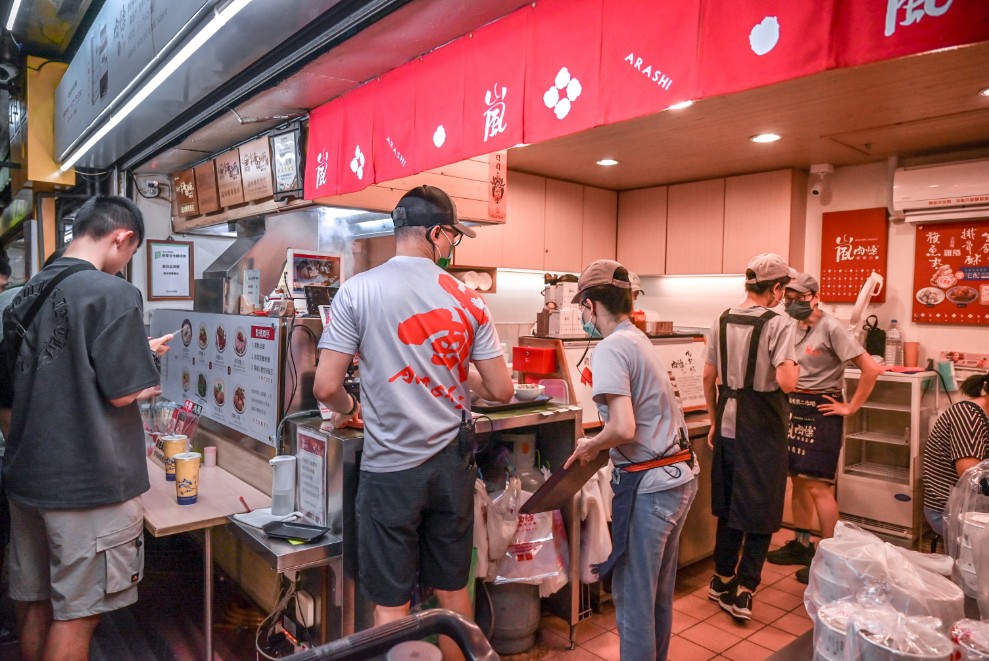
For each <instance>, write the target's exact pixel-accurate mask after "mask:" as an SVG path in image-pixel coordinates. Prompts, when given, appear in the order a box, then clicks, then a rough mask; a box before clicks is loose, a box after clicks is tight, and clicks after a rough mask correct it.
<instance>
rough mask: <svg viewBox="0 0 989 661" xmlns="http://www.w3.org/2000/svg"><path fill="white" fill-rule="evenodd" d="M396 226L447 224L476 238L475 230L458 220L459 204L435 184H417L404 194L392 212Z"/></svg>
mask: <svg viewBox="0 0 989 661" xmlns="http://www.w3.org/2000/svg"><path fill="white" fill-rule="evenodd" d="M391 219H392V222H394V223H395V227H433V226H434V225H447V226H449V227H453V228H454V229H456V230H457V231H458V232H460V233H461V234H466V235H467V236H469V237H471V238H474V237H475V236H477V235H476V234H475V233H474V230H472V229H471V228H469V227H467V226H466V225H463V224H461V223H459V222H458V221H457V205H456V204H454V203H453V200H452V199H450V196H449V195H447V194H446V193H445V192H443V191H442V190H440V189H439V188H436V187H435V186H416V187H415V188H413V189H412V190H410V191H409V192H408V193H406V194H405V195H403V196H402V199H401V200H399V201H398V204H397V205H396V206H395V209H394V210H392V212H391Z"/></svg>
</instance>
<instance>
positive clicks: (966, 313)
mask: <svg viewBox="0 0 989 661" xmlns="http://www.w3.org/2000/svg"><path fill="white" fill-rule="evenodd" d="M914 252H915V256H914V263H913V320H914V321H917V322H921V323H929V324H978V325H984V324H989V220H963V221H960V222H958V221H956V222H952V223H932V224H924V225H918V226H917V240H916V249H915V251H914Z"/></svg>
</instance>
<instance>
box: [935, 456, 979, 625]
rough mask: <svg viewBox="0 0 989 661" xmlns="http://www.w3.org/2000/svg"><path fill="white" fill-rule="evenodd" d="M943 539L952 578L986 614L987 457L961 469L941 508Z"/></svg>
mask: <svg viewBox="0 0 989 661" xmlns="http://www.w3.org/2000/svg"><path fill="white" fill-rule="evenodd" d="M944 528H945V533H944V542H945V546H946V547H947V549H948V555H950V556H951V557H952V558H954V559H955V572H954V574H953V576H954V578H955V582H956V583H957V584H958V585H959V586H960V587H961V588H962V589H963V590H964V591H965V594H967V595H968V596H970V597H973V598H975V599H977V600H978V602H979V609H980V610H981V611H982V617H983V618H987V617H989V549H987V548H986V545H987V543H989V460H987V461H983V462H980V463H978V464H976V465H975V466H972V467H971V468H969V469H968V470H967V471H965V472H964V473H962V475H961V477H959V478H958V482H957V483H956V484H955V486H954V487H953V488H952V489H951V495H950V496H949V497H948V506H947V508H946V509H945V511H944Z"/></svg>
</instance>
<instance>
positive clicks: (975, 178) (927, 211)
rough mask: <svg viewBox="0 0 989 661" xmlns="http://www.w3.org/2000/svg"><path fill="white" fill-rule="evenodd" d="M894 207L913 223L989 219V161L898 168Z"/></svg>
mask: <svg viewBox="0 0 989 661" xmlns="http://www.w3.org/2000/svg"><path fill="white" fill-rule="evenodd" d="M893 208H894V209H895V210H897V211H902V212H903V213H904V214H905V215H906V220H907V222H910V223H926V222H943V221H948V220H966V219H973V218H989V159H979V160H973V161H959V162H957V163H945V164H942V165H926V166H922V167H911V168H897V170H896V172H895V173H894V174H893Z"/></svg>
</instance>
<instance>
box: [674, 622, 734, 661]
mask: <svg viewBox="0 0 989 661" xmlns="http://www.w3.org/2000/svg"><path fill="white" fill-rule="evenodd" d="M719 619H720V618H719ZM680 636H681V637H682V638H684V639H686V640H689V641H690V642H692V643H697V644H698V645H700V646H701V647H705V648H707V649H709V650H711V651H712V652H718V653H719V654H720V653H721V652H724V651H725V650H726V649H728V648H729V647H731V646H732V645H734V644H736V643H738V642H739V641H741V640H742V638H741V637H740V636H736V635H734V634H732V633H729V632H728V631H726V630H725V629H724V628H723V627H718V626H715V625H714V624H712V623H711V622H701V623H699V624H697V625H695V626H692V627H690V628H689V629H687V630H686V631H684V632H683V633H681V634H680Z"/></svg>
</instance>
